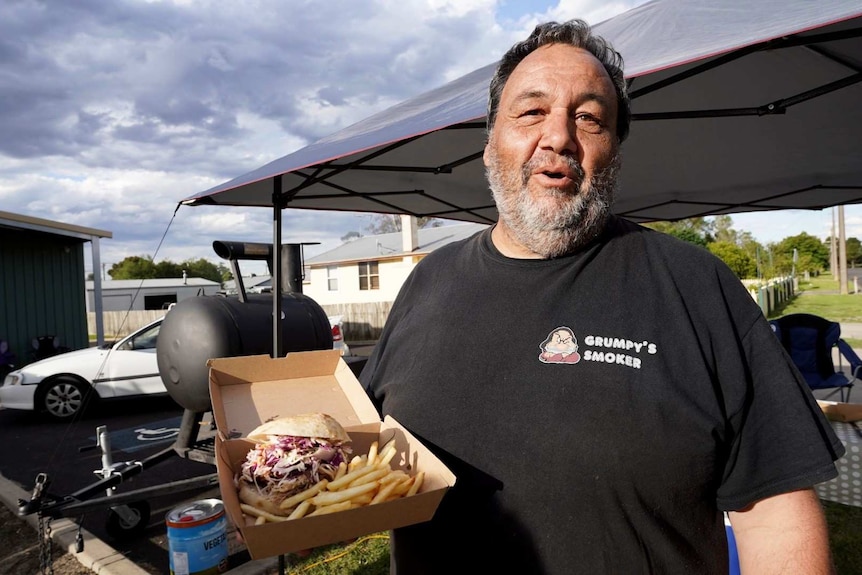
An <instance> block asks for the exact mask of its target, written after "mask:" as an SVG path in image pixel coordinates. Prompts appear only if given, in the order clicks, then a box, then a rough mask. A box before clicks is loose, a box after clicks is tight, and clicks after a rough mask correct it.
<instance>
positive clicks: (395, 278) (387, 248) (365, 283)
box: [302, 216, 488, 306]
mask: <svg viewBox="0 0 862 575" xmlns="http://www.w3.org/2000/svg"><path fill="white" fill-rule="evenodd" d="M401 223H402V225H401V230H402V231H401V232H395V233H390V234H379V235H374V236H365V237H360V238H357V239H355V240H352V241H349V242H346V243H344V244H342V245H341V246H339V247H337V248H335V249H332V250H329V251H327V252H324V253H322V254H318V255H316V256H314V257H312V258H308V259H307V260H306V261H305V266H304V267H305V270H304V271H305V278H304V279H303V283H302V291H303V293H304V294H306V295H308V296H310V297H311V298H312V299H314V300H315V301H316V302H317V303H319V304H320V305H324V306H325V305H332V304H359V303H375V302H391V301H393V300H395V296H396V295H398V291H399V290H400V289H401V285H402V284H403V283H404V281H405V280H406V279H407V276H408V275H409V274H410V272H411V271H413V268H414V267H415V266H416V264H417V263H418V262H419V261H420V260H422V258H424V257H425V256H426V255H428V254H429V253H431V252H432V251H434V250H436V249H438V248H440V247H442V246H445V245H446V244H449V243H452V242H455V241H458V240H462V239H465V238H468V237H470V236H472V235H473V234H475V233H476V232H479V231H481V230H483V229H485V228H487V227H488V226H487V225H486V224H475V223H465V224H451V225H445V226H440V227H437V228H422V229H417V227H416V218H410V217H408V216H402V218H401Z"/></svg>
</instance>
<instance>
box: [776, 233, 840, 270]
mask: <svg viewBox="0 0 862 575" xmlns="http://www.w3.org/2000/svg"><path fill="white" fill-rule="evenodd" d="M794 250H796V258H797V261H796V262H794V261H793V257H794ZM773 256H774V259H775V267H776V270H777V271H778V272H779V273H783V274H789V273H790V272H791V271H793V270H794V269H795V270H796V273H797V274H799V273H803V272H808V273H812V274H819V273H820V272H822V271H824V270H826V269H828V268H829V248H827V247H826V246H824V245H823V242H821V241H820V240H819V239H817V238H816V237H814V236H812V235H810V234H807V233H805V232H802V233H801V234H799V235H796V236H789V237H786V238H784V239H783V240H781V241H780V242H778V243H777V244H775V245H774V247H773Z"/></svg>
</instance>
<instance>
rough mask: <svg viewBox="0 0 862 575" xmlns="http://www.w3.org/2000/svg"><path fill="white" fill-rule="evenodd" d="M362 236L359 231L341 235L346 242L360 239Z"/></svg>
mask: <svg viewBox="0 0 862 575" xmlns="http://www.w3.org/2000/svg"><path fill="white" fill-rule="evenodd" d="M361 237H362V234H360V233H359V232H357V231H349V232H347V233H346V234H344V235H343V236H341V241H342V242H345V243H346V242H350V241H353V240H358V239H359V238H361Z"/></svg>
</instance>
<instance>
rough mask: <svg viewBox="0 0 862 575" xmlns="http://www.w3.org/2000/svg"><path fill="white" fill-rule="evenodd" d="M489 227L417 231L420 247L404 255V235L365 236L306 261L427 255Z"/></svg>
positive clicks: (455, 226)
mask: <svg viewBox="0 0 862 575" xmlns="http://www.w3.org/2000/svg"><path fill="white" fill-rule="evenodd" d="M487 227H488V225H487V224H478V223H468V224H452V225H445V226H440V227H437V228H422V229H420V230H418V231H417V236H418V240H419V243H418V247H417V248H416V249H415V250H413V251H411V252H405V251H404V246H403V241H402V234H401V232H392V233H389V234H378V235H374V236H363V237H361V238H357V239H355V240H351V241H349V242H345V243H344V244H342V245H340V246H338V247H337V248H334V249H331V250H329V251H327V252H323V253H322V254H318V255H316V256H314V257H312V258H308V259H306V260H305V265H307V266H315V267H316V266H321V265H325V264H331V263H335V262H344V261H352V260H378V259H387V258H393V257H403V256H406V255H417V254H428V253H430V252H433V251H434V250H436V249H437V248H439V247H442V246H445V245H446V244H450V243H452V242H456V241H459V240H463V239H466V238H468V237H470V236H472V235H473V234H475V233H476V232H479V231H481V230H484V229H485V228H487Z"/></svg>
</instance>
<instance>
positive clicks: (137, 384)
mask: <svg viewBox="0 0 862 575" xmlns="http://www.w3.org/2000/svg"><path fill="white" fill-rule="evenodd" d="M161 327H162V322H161V321H158V322H156V323H154V324H150V325H148V326H145V327H143V328H141V329H140V330H138V331H137V332H135V333H133V334H131V335H129V336H128V337H126V338H125V339H123V340H121V341H120V342H119V343H118V344H117V345H115V346H114V348H113V349H112V350H111V353H109V354H108V358H107V360H106V361H105V367H104V368H103V370H102V373H103V374H104V376H103V377H102V378H100V381H99V382H98V384H99V385H105V386H106V389H104V390H103V392H102V394H101V395H102V396H103V397H125V396H130V395H149V394H157V393H166V390H165V386H164V384H163V383H162V378H161V376H160V375H159V365H158V361H157V359H156V342H157V341H158V339H159V330H160V329H161ZM108 390H110V391H109V392H108ZM106 392H107V393H106Z"/></svg>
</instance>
